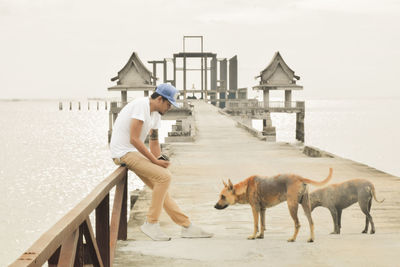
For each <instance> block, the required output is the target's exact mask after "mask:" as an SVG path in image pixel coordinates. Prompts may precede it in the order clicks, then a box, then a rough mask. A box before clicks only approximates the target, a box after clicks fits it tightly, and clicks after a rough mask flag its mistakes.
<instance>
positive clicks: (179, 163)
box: [114, 101, 400, 267]
mask: <svg viewBox="0 0 400 267" xmlns="http://www.w3.org/2000/svg"><path fill="white" fill-rule="evenodd" d="M193 104H194V115H195V122H196V139H195V141H194V142H187V143H182V142H180V143H171V145H170V149H171V151H172V156H171V166H170V170H171V172H172V174H173V180H172V184H171V188H170V193H171V195H172V196H173V198H174V199H175V200H176V202H177V203H178V204H179V206H180V207H181V208H182V210H183V211H184V212H185V213H186V214H187V215H189V217H190V218H191V220H192V222H193V223H195V224H198V225H201V226H202V227H203V228H204V229H206V230H208V231H211V232H213V233H214V234H215V236H214V237H213V238H210V239H183V238H180V230H181V228H180V227H179V226H177V225H175V224H174V223H173V222H172V220H171V219H170V218H169V217H168V216H167V215H166V213H165V212H163V214H162V216H161V218H160V224H161V227H162V229H163V230H164V231H165V232H166V233H167V234H169V235H170V236H171V237H172V240H171V241H168V242H154V241H151V240H150V239H149V238H147V237H146V236H145V235H144V234H143V233H141V232H140V230H139V226H140V225H141V224H142V223H143V221H144V218H145V215H146V212H147V208H148V204H149V201H150V197H151V192H150V191H149V190H147V189H146V190H143V191H142V192H141V193H140V196H139V199H138V201H137V202H136V204H135V206H134V209H133V211H132V212H131V214H130V220H129V226H128V227H129V228H128V240H127V241H118V248H117V250H116V258H115V261H114V266H168V265H169V266H363V267H364V266H398V265H399V262H398V259H397V257H398V252H399V251H400V241H399V240H400V208H399V207H400V179H399V178H398V177H394V176H391V175H388V174H385V173H383V172H380V171H378V170H375V169H373V168H370V167H368V166H366V165H363V164H359V163H356V162H354V161H350V160H347V159H343V158H340V157H336V156H333V157H332V156H329V157H328V156H323V155H324V154H321V155H322V156H321V157H309V156H307V155H305V154H304V153H303V147H301V146H295V145H290V144H286V143H271V142H265V141H261V140H259V139H258V138H256V137H254V136H253V135H252V134H251V133H249V132H247V131H246V130H244V129H242V128H239V127H237V126H236V121H234V120H232V119H231V118H230V117H228V116H226V115H223V114H221V113H219V112H218V110H217V108H216V107H214V106H212V105H209V104H206V103H204V102H200V101H197V102H193ZM329 167H332V168H333V179H332V181H331V182H330V184H332V183H338V182H342V181H345V180H348V179H352V178H366V179H368V180H370V181H371V182H373V183H374V184H375V188H376V194H377V197H378V199H383V198H385V201H384V202H383V203H381V204H379V203H377V202H375V201H373V203H372V208H371V215H372V217H373V219H374V222H375V227H376V233H375V234H374V235H370V234H361V231H362V230H363V228H364V224H365V216H364V214H363V213H362V212H361V210H360V208H359V206H358V204H354V205H353V206H351V207H349V208H347V209H345V210H344V211H343V214H342V229H341V231H342V233H341V234H340V235H330V234H329V233H330V232H332V230H333V223H332V219H331V215H330V213H329V211H328V210H327V209H325V208H321V207H320V208H317V209H315V210H314V212H313V213H312V216H313V219H314V223H315V242H314V243H307V242H306V241H307V238H308V237H309V227H308V222H307V219H306V217H305V216H304V212H303V211H302V208H301V207H300V206H299V212H298V214H299V219H300V223H301V225H302V227H301V228H300V232H299V236H298V238H297V241H296V242H295V243H288V242H287V241H286V240H287V239H288V238H289V237H290V236H291V235H292V233H293V228H294V225H293V220H292V219H291V217H290V215H289V211H288V208H287V204H286V202H283V203H281V204H279V205H277V206H275V207H272V208H270V209H267V211H266V228H267V229H266V232H265V237H264V239H259V240H247V236H249V235H250V234H251V233H252V230H253V216H252V213H251V209H250V206H249V205H240V204H237V205H235V206H232V207H228V208H227V209H224V210H216V209H214V207H213V206H214V204H215V203H216V201H217V199H218V195H219V192H220V190H221V189H222V187H223V185H222V181H221V180H222V179H224V180H225V181H226V180H227V179H228V178H230V179H231V180H232V182H233V183H237V182H239V181H241V180H243V179H245V178H247V177H249V176H251V175H253V174H260V175H275V174H279V173H296V174H299V175H302V176H304V177H307V178H310V179H313V180H322V179H324V178H325V177H326V176H327V175H328V170H329ZM314 189H315V188H313V187H312V186H310V191H313V190H314Z"/></svg>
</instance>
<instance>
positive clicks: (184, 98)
mask: <svg viewBox="0 0 400 267" xmlns="http://www.w3.org/2000/svg"><path fill="white" fill-rule="evenodd" d="M183 102H184V103H185V102H186V56H183Z"/></svg>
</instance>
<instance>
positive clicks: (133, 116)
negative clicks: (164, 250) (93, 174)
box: [110, 84, 213, 241]
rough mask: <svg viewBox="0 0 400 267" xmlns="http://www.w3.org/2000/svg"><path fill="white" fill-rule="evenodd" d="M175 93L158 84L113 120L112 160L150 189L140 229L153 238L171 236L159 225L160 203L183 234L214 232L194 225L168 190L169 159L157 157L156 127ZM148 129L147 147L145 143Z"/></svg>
mask: <svg viewBox="0 0 400 267" xmlns="http://www.w3.org/2000/svg"><path fill="white" fill-rule="evenodd" d="M176 93H177V89H176V88H175V87H173V86H172V85H170V84H160V85H159V86H157V88H156V91H155V93H153V94H152V95H151V97H150V98H147V97H143V98H138V99H135V100H133V101H132V102H130V103H129V104H127V105H126V106H125V107H124V108H123V109H122V110H121V112H120V113H119V115H118V118H117V120H116V121H115V123H114V126H113V133H112V136H111V142H110V150H111V156H112V158H113V160H114V163H115V164H117V165H120V164H124V165H126V166H127V168H128V169H129V170H131V171H133V172H134V173H135V174H136V175H137V176H139V178H140V179H141V180H142V181H143V182H144V183H145V184H146V185H147V186H148V187H149V188H151V189H152V190H153V192H152V199H151V205H150V208H149V210H148V213H147V218H146V221H145V223H144V224H143V225H142V226H141V227H140V229H141V230H142V232H143V233H145V234H146V235H147V236H149V237H150V238H151V239H153V240H155V241H168V240H170V239H171V238H170V237H168V236H167V235H166V234H165V233H163V232H162V230H161V228H160V225H159V221H158V220H159V217H160V214H161V209H162V207H164V209H165V211H166V212H167V213H168V215H169V216H170V217H171V219H172V220H173V221H174V222H175V223H176V224H178V225H180V226H182V233H181V235H182V237H188V238H198V237H211V236H212V235H213V234H211V233H207V232H206V231H204V230H202V229H201V228H200V227H198V226H195V225H193V224H192V223H191V222H190V220H189V218H188V217H187V216H186V215H185V214H184V213H183V212H182V211H181V210H180V208H179V207H178V205H177V204H176V203H175V201H174V200H173V199H172V198H171V197H170V196H169V194H168V187H169V185H170V182H171V172H170V171H169V170H168V169H167V168H168V166H169V164H170V162H169V161H166V160H161V159H159V156H160V154H161V148H160V144H159V142H158V129H159V128H160V125H161V115H164V114H165V113H166V112H167V111H168V110H169V109H170V108H171V104H172V105H174V106H175V107H178V105H177V103H176V100H175V95H176ZM149 132H150V138H149V139H150V140H149V147H150V151H149V150H148V149H147V147H146V146H145V145H144V141H145V139H146V137H147V134H148V133H149Z"/></svg>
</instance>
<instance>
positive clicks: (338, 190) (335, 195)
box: [310, 179, 384, 234]
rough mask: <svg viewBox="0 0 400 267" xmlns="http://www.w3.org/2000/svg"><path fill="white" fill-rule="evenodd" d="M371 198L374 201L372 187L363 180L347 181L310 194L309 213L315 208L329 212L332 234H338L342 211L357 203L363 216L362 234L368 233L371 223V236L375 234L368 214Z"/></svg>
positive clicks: (374, 196) (373, 189)
mask: <svg viewBox="0 0 400 267" xmlns="http://www.w3.org/2000/svg"><path fill="white" fill-rule="evenodd" d="M372 197H373V198H374V199H375V201H377V202H379V203H382V202H383V200H384V199H383V200H382V201H379V200H377V199H376V195H375V187H374V185H373V184H372V183H371V182H370V181H368V180H365V179H354V180H349V181H346V182H343V183H340V184H332V185H330V186H327V187H325V188H321V189H318V190H316V191H314V192H312V193H311V194H310V204H311V211H313V210H314V209H315V208H316V207H319V206H322V207H325V208H328V209H329V211H330V212H331V215H332V219H333V225H334V230H333V232H332V234H340V228H341V217H342V210H343V209H345V208H347V207H349V206H351V205H353V204H354V203H356V202H358V204H359V205H360V208H361V211H362V212H363V213H364V214H365V216H366V218H365V228H364V230H363V231H362V233H364V234H365V233H367V232H368V223H369V222H370V223H371V232H370V233H371V234H374V233H375V226H374V222H373V220H372V216H371V214H370V210H371V202H372Z"/></svg>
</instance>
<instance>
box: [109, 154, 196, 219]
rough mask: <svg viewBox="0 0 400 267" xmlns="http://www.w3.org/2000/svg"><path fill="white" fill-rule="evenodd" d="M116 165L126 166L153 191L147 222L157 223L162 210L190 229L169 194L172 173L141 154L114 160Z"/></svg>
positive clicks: (183, 215) (184, 216) (126, 155)
mask: <svg viewBox="0 0 400 267" xmlns="http://www.w3.org/2000/svg"><path fill="white" fill-rule="evenodd" d="M114 163H115V164H117V165H120V164H122V163H124V164H126V167H127V168H128V169H129V170H131V171H133V172H134V173H135V174H136V175H137V176H139V178H140V179H141V180H142V181H143V183H145V184H146V185H147V186H148V187H150V188H151V189H152V190H153V193H152V198H151V205H150V208H149V211H148V213H147V222H149V223H156V222H158V219H159V217H160V214H161V209H162V207H164V210H165V211H166V212H167V213H168V215H169V217H171V219H172V220H173V221H174V222H175V223H176V224H178V225H181V226H185V227H188V226H189V225H190V221H189V218H188V216H186V215H185V214H184V213H183V212H182V211H181V209H180V208H179V207H178V205H177V204H176V203H175V201H174V200H173V199H172V198H171V197H170V196H169V194H168V187H169V185H170V183H171V172H170V171H169V170H168V169H166V168H163V167H160V166H158V165H156V164H153V163H152V162H151V161H150V160H148V159H147V158H146V157H144V156H143V155H142V154H140V152H129V153H127V154H125V155H124V156H123V157H122V158H121V159H114Z"/></svg>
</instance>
